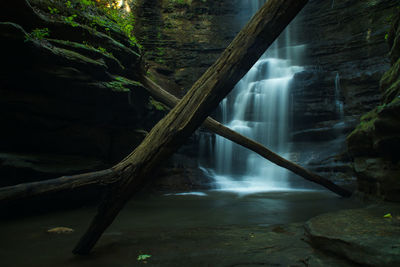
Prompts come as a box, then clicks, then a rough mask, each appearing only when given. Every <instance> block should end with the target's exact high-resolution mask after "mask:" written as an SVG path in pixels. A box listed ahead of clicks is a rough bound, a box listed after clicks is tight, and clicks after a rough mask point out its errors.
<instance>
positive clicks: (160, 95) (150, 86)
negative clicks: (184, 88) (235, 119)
mask: <svg viewBox="0 0 400 267" xmlns="http://www.w3.org/2000/svg"><path fill="white" fill-rule="evenodd" d="M141 82H142V83H143V85H144V86H145V87H146V88H147V90H149V91H150V93H151V95H152V96H153V97H154V98H156V99H157V100H159V101H161V102H163V103H164V104H166V105H167V106H169V107H171V108H172V107H174V106H175V105H176V104H177V103H178V102H179V99H178V98H177V97H175V96H174V95H172V94H170V93H168V92H167V91H165V90H164V89H162V88H161V87H160V86H159V85H157V84H156V83H155V82H153V81H152V80H150V79H149V78H148V77H146V76H143V79H142V80H141ZM203 126H204V127H206V128H207V129H208V130H210V131H211V132H214V133H216V134H218V135H220V136H222V137H225V138H226V139H229V140H231V141H232V142H234V143H237V144H239V145H241V146H243V147H246V148H248V149H250V150H252V151H254V152H256V153H257V154H259V155H260V156H262V157H263V158H265V159H267V160H269V161H271V162H273V163H275V164H276V165H278V166H281V167H283V168H285V169H288V170H290V171H292V172H293V173H295V174H297V175H299V176H301V177H303V178H304V179H306V180H309V181H311V182H314V183H317V184H320V185H322V186H324V187H325V188H327V189H329V190H331V191H332V192H334V193H336V194H338V195H340V196H343V197H349V196H351V192H349V191H348V190H346V189H344V188H342V187H340V186H338V185H336V184H334V183H332V182H331V181H330V180H328V179H325V178H324V177H322V176H320V175H318V174H316V173H313V172H311V171H309V170H307V169H305V168H303V167H301V166H300V165H298V164H296V163H294V162H291V161H289V160H287V159H285V158H283V157H281V156H279V155H278V154H276V153H274V152H272V151H271V150H269V149H268V148H266V147H265V146H263V145H262V144H260V143H258V142H256V141H254V140H252V139H250V138H247V137H246V136H244V135H241V134H240V133H237V132H235V131H233V130H231V129H229V128H228V127H225V126H224V125H223V124H221V123H219V122H218V121H216V120H214V119H213V118H211V117H208V118H207V119H206V120H205V121H204V122H203Z"/></svg>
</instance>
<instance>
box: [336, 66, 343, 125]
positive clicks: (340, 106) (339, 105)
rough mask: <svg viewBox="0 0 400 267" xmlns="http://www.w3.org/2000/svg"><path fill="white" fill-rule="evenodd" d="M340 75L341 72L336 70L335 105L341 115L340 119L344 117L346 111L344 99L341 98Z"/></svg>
mask: <svg viewBox="0 0 400 267" xmlns="http://www.w3.org/2000/svg"><path fill="white" fill-rule="evenodd" d="M340 91H341V88H340V75H339V72H336V76H335V105H336V113H337V114H338V116H339V119H340V120H341V119H343V117H344V111H343V101H342V100H341V99H340Z"/></svg>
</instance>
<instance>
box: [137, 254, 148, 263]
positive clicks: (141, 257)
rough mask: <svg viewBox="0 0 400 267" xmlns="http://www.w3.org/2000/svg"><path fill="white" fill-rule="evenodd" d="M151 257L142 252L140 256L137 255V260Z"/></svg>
mask: <svg viewBox="0 0 400 267" xmlns="http://www.w3.org/2000/svg"><path fill="white" fill-rule="evenodd" d="M150 257H151V255H147V254H141V255H139V256H138V257H137V260H138V261H144V260H146V259H148V258H150Z"/></svg>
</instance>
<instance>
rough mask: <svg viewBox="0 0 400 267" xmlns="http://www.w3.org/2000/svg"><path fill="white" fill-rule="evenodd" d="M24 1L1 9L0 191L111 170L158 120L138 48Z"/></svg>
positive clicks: (157, 113) (45, 7)
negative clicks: (142, 81) (0, 188)
mask: <svg viewBox="0 0 400 267" xmlns="http://www.w3.org/2000/svg"><path fill="white" fill-rule="evenodd" d="M41 2H43V1H41ZM24 3H25V1H21V0H19V1H13V2H12V3H10V4H7V5H6V7H5V9H3V10H2V11H1V12H2V14H1V15H2V16H1V17H2V21H1V22H0V40H1V44H2V49H1V51H0V53H1V64H2V72H1V73H0V95H1V97H0V110H1V114H2V116H1V117H0V123H1V125H2V130H1V132H0V140H1V141H0V176H1V178H2V179H1V180H0V186H4V185H9V184H16V183H20V182H27V181H30V180H37V179H46V178H54V177H57V176H59V175H64V174H71V173H79V172H84V171H90V170H93V169H99V168H104V167H105V166H109V165H110V164H111V163H114V162H115V161H118V160H120V159H121V158H122V157H124V156H125V155H127V154H128V153H130V152H131V151H132V149H133V148H134V147H135V146H136V145H137V144H139V143H140V142H141V140H142V138H143V137H144V136H145V134H146V130H148V129H150V128H151V127H152V125H153V124H154V122H155V121H157V119H159V118H160V117H161V116H162V115H161V114H160V112H159V111H158V110H157V109H156V107H155V106H154V105H152V104H151V101H150V100H151V99H150V98H149V95H148V94H147V92H146V90H145V89H144V88H143V87H142V86H141V85H140V84H139V83H137V82H134V81H132V80H135V79H136V77H137V75H139V72H140V60H141V59H140V54H139V53H140V52H139V50H138V48H137V47H136V46H135V45H130V44H129V43H128V41H127V39H126V38H125V37H123V36H122V35H121V34H120V33H119V32H117V31H115V30H114V29H111V33H110V34H104V33H102V32H101V28H100V26H97V27H98V28H97V30H95V29H94V28H89V27H87V26H85V25H84V24H80V23H77V25H75V24H73V25H72V24H71V23H68V22H66V21H65V20H63V17H61V15H57V14H49V13H46V12H45V11H46V9H47V4H49V5H50V4H51V3H50V2H49V3H44V8H43V9H41V10H42V11H38V9H36V10H37V11H36V12H34V11H33V9H32V8H30V7H29V6H27V5H25V4H24ZM39 3H40V1H39ZM60 3H61V2H60ZM61 4H63V3H61ZM13 5H16V6H13ZM7 7H8V8H7ZM58 8H59V9H60V10H61V7H58ZM43 10H44V11H43ZM78 10H79V9H78ZM3 13H4V14H3ZM36 28H38V29H41V30H46V31H48V35H46V34H44V35H43V34H40V32H38V31H37V30H35V29H36ZM111 36H112V37H111Z"/></svg>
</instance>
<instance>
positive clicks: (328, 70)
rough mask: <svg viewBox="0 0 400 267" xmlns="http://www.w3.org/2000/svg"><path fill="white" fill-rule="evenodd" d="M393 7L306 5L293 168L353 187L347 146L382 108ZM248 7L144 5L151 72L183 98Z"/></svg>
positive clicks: (160, 0)
mask: <svg viewBox="0 0 400 267" xmlns="http://www.w3.org/2000/svg"><path fill="white" fill-rule="evenodd" d="M139 2H140V1H139ZM253 2H256V0H254V1H253ZM397 2H398V1H396V0H376V1H375V0H374V1H361V0H358V1H332V0H311V1H310V2H309V3H308V5H307V6H306V8H305V9H304V10H303V11H302V13H301V14H300V15H299V17H298V18H296V20H295V22H294V24H295V27H294V28H295V32H294V33H295V39H296V42H295V45H302V46H303V47H304V54H303V55H302V56H301V57H300V58H299V59H298V63H299V64H301V65H303V66H305V71H304V72H301V73H299V74H298V75H296V76H295V78H294V81H293V83H292V87H291V88H292V89H291V92H292V97H291V99H292V103H291V109H292V110H291V112H292V114H293V119H292V124H291V128H292V130H291V131H292V132H291V134H292V141H293V142H292V153H291V155H290V158H291V159H292V160H294V161H297V162H299V163H300V164H302V165H305V166H307V167H308V168H311V169H313V170H314V171H317V172H319V173H321V174H322V175H324V176H325V177H328V178H331V179H333V180H336V181H339V182H341V181H354V173H353V166H352V162H351V157H350V155H349V154H348V153H347V148H346V141H345V139H346V135H347V134H349V133H350V132H351V130H352V129H354V127H355V126H356V124H357V122H358V118H359V116H360V115H361V114H362V113H364V112H366V111H368V110H370V109H371V108H373V107H375V106H376V105H377V104H378V103H379V80H380V78H381V76H382V75H383V73H384V72H385V71H386V70H387V69H388V68H389V59H388V58H387V57H386V55H387V53H388V51H389V50H388V47H387V45H386V41H385V38H384V37H385V33H386V32H387V30H388V28H389V23H388V22H387V18H388V17H390V15H391V14H392V13H393V11H394V7H395V6H396V5H397ZM251 3H252V1H240V0H235V1H211V0H203V1H196V0H193V1H186V0H185V1H174V0H152V1H144V2H143V4H142V5H139V6H141V8H139V9H138V12H139V13H138V14H139V15H144V18H143V19H139V20H140V21H139V22H138V25H141V26H140V27H138V29H137V35H138V37H139V39H141V41H142V43H143V45H144V47H145V48H146V51H147V54H146V56H145V58H146V59H147V60H148V61H149V72H150V73H152V74H153V75H154V77H155V78H156V79H157V80H158V81H159V83H161V84H162V85H164V86H165V87H166V88H170V89H172V90H171V91H172V92H174V93H175V94H178V95H181V94H182V93H183V92H185V90H187V89H188V88H189V87H190V86H191V84H192V83H193V82H194V81H195V80H196V79H197V78H198V77H199V76H200V75H201V74H202V73H203V71H204V70H205V69H206V68H207V67H208V66H210V65H211V64H212V63H213V62H214V60H215V59H216V58H217V57H218V55H219V54H220V53H221V51H222V50H223V49H224V48H225V47H226V46H227V44H228V43H229V42H230V40H232V39H233V38H234V36H235V34H236V33H237V32H238V31H239V30H240V28H241V26H242V25H243V24H244V23H245V21H247V20H248V19H249V14H251V9H252V6H251ZM138 17H140V16H138ZM341 110H342V111H341ZM215 115H217V117H218V114H215ZM194 140H195V142H196V140H197V139H196V136H195V137H194ZM210 140H211V141H212V140H213V138H212V137H211V138H210ZM186 150H190V149H186ZM195 150H198V144H195V145H192V149H191V154H192V156H193V155H194V156H193V158H194V159H195V158H196V156H195V154H196V151H195Z"/></svg>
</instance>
